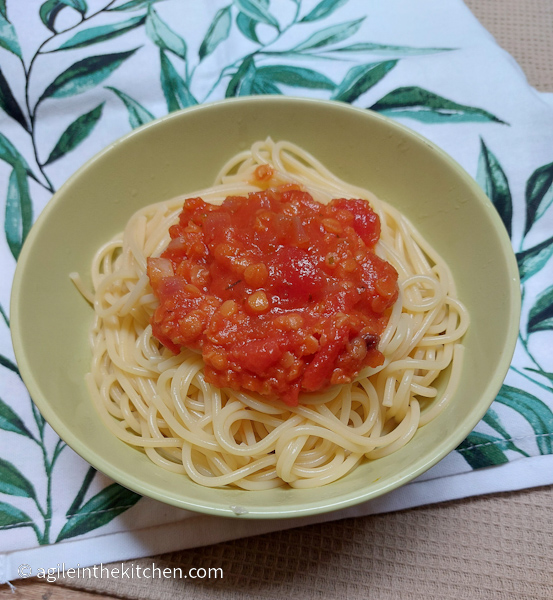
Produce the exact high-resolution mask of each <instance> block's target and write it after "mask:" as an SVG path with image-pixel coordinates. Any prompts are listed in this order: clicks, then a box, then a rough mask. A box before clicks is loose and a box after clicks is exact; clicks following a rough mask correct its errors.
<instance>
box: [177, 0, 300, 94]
mask: <svg viewBox="0 0 553 600" xmlns="http://www.w3.org/2000/svg"><path fill="white" fill-rule="evenodd" d="M300 8H301V2H297V3H296V13H295V15H294V18H293V19H292V20H291V21H290V23H288V25H286V27H284V29H277V32H278V33H277V35H276V36H275V38H274V39H273V40H271V41H270V42H268V43H266V44H262V46H261V47H260V48H258V49H257V50H254V51H253V52H251V53H250V54H248V55H246V56H242V57H240V58H238V59H236V60H235V61H234V62H233V63H231V64H230V65H227V66H226V67H224V68H223V69H222V70H221V72H220V73H219V77H218V78H217V80H216V81H215V83H214V84H213V85H212V86H211V88H210V90H209V91H208V92H207V94H206V95H205V96H204V99H203V100H202V103H204V102H206V101H207V99H208V98H209V97H210V96H211V94H212V93H213V92H214V91H215V89H216V88H217V86H218V85H219V84H220V83H221V81H222V80H223V78H224V77H226V76H227V75H229V70H232V69H236V68H237V67H238V65H239V64H240V63H242V62H243V61H244V60H245V59H246V58H247V57H248V56H250V57H251V58H254V57H255V56H258V55H260V54H282V52H270V51H269V52H267V51H266V50H265V49H266V48H269V47H270V46H272V45H273V44H274V43H276V42H277V41H278V40H279V39H280V38H281V37H282V36H283V35H284V34H285V33H286V32H287V31H288V30H289V29H290V28H291V27H293V26H294V25H296V24H297V22H298V17H299V14H300ZM285 52H289V51H285ZM199 64H200V63H198V64H197V65H196V66H195V67H194V68H193V69H192V71H191V72H190V77H189V78H187V80H186V83H187V85H188V87H189V88H190V84H191V80H192V78H193V76H194V73H195V72H196V68H197V67H198V66H199Z"/></svg>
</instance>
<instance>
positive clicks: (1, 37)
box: [0, 12, 22, 58]
mask: <svg viewBox="0 0 553 600" xmlns="http://www.w3.org/2000/svg"><path fill="white" fill-rule="evenodd" d="M0 47H2V48H5V49H6V50H8V51H9V52H11V53H12V54H15V55H16V56H18V57H19V58H22V55H21V48H20V46H19V41H18V39H17V33H16V31H15V27H14V26H13V25H12V24H11V23H10V22H9V21H8V19H7V18H6V16H5V15H4V13H1V12H0Z"/></svg>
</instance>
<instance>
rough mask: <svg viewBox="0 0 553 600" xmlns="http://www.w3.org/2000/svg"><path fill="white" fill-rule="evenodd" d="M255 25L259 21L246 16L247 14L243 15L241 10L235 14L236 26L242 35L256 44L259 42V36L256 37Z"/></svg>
mask: <svg viewBox="0 0 553 600" xmlns="http://www.w3.org/2000/svg"><path fill="white" fill-rule="evenodd" d="M267 5H268V3H267ZM257 25H259V21H256V20H255V19H252V18H251V17H248V15H245V14H244V13H242V12H239V13H238V14H237V15H236V26H237V27H238V29H239V30H240V31H241V32H242V35H244V36H245V37H247V38H248V39H249V40H251V41H252V42H255V43H256V44H261V42H260V41H259V38H258V37H257V31H256V27H257Z"/></svg>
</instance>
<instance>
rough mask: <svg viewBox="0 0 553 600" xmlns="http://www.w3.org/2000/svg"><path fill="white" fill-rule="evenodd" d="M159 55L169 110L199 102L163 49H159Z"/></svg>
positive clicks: (163, 87) (162, 81)
mask: <svg viewBox="0 0 553 600" xmlns="http://www.w3.org/2000/svg"><path fill="white" fill-rule="evenodd" d="M159 55H160V61H161V87H162V89H163V95H164V96H165V101H166V102H167V110H168V111H169V112H172V111H174V110H179V109H181V108H186V107H187V106H193V105H195V104H198V101H197V100H196V98H194V96H193V95H192V93H191V92H190V90H189V88H188V86H187V85H186V83H185V82H184V80H183V78H182V77H181V76H180V75H179V74H178V73H177V71H176V70H175V67H174V66H173V64H172V63H171V61H170V60H169V58H167V56H166V55H165V53H164V52H163V50H160V51H159Z"/></svg>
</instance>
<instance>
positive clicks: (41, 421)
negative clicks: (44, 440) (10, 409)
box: [31, 401, 46, 431]
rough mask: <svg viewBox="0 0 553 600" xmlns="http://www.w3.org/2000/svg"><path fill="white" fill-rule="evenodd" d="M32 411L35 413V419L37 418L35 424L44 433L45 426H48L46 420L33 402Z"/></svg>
mask: <svg viewBox="0 0 553 600" xmlns="http://www.w3.org/2000/svg"><path fill="white" fill-rule="evenodd" d="M31 409H32V411H33V417H34V418H35V423H36V424H37V427H38V428H39V430H40V431H43V430H44V425H46V419H45V418H44V417H43V416H42V414H41V413H40V411H39V410H38V408H37V407H36V404H35V403H34V402H33V401H31Z"/></svg>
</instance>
